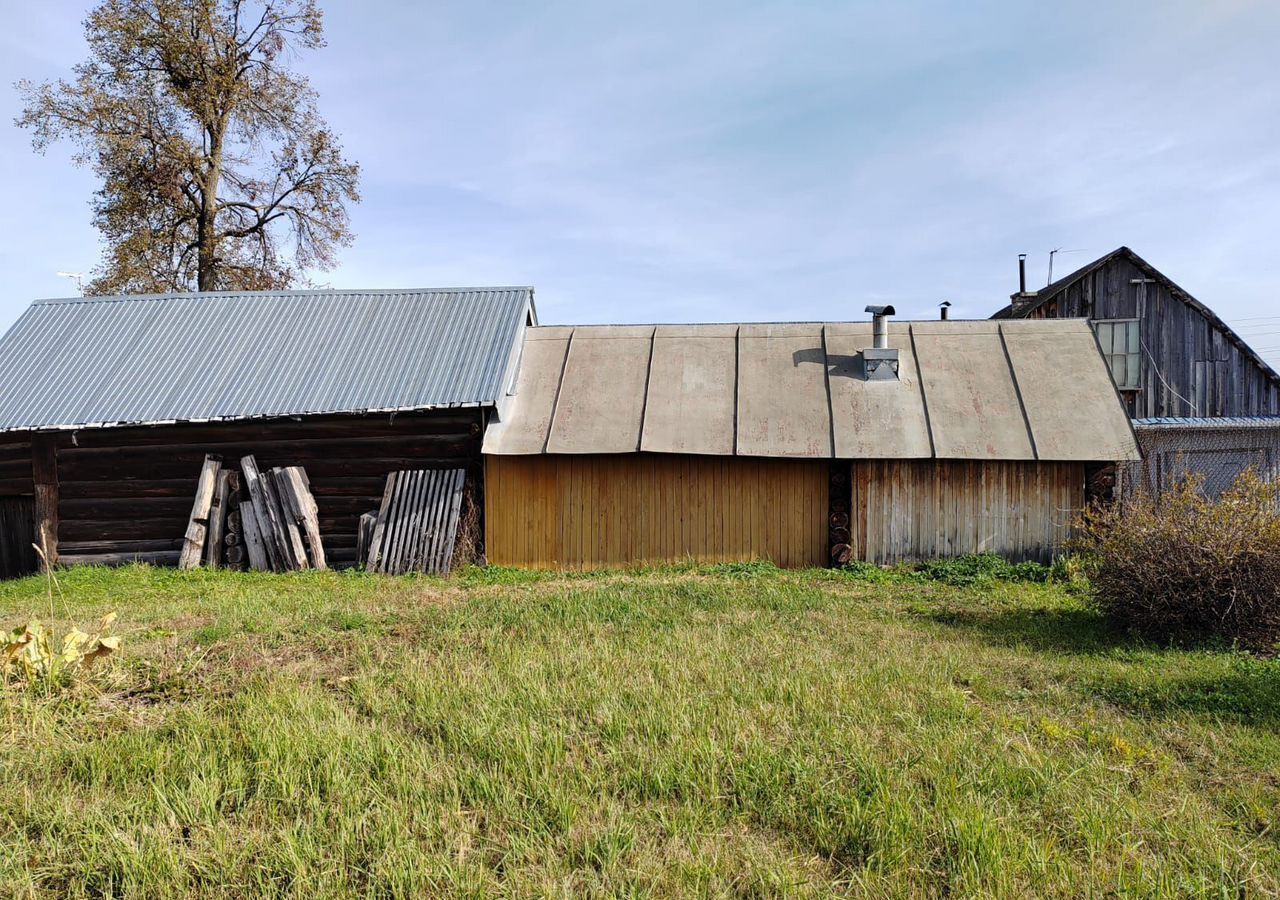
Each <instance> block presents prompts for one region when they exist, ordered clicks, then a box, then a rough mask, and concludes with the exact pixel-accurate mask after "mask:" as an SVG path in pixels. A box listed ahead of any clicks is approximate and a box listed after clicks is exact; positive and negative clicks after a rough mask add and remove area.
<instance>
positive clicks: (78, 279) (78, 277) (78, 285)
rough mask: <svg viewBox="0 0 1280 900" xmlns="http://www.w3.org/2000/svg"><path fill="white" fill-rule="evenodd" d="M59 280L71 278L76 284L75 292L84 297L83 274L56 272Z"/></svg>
mask: <svg viewBox="0 0 1280 900" xmlns="http://www.w3.org/2000/svg"><path fill="white" fill-rule="evenodd" d="M55 274H56V275H57V276H58V277H59V278H73V279H75V282H76V290H77V291H79V292H80V296H82V297H83V296H84V273H83V272H56V273H55Z"/></svg>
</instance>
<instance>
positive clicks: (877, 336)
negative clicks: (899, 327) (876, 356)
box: [867, 306, 896, 350]
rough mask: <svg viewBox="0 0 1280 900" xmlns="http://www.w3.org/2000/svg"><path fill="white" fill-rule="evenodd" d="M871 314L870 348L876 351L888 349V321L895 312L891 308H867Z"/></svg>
mask: <svg viewBox="0 0 1280 900" xmlns="http://www.w3.org/2000/svg"><path fill="white" fill-rule="evenodd" d="M867 312H869V313H871V346H872V347H874V348H875V349H876V350H888V349H889V321H888V319H887V317H888V316H892V315H893V314H894V313H895V312H896V311H895V310H894V308H893V307H892V306H868V307H867Z"/></svg>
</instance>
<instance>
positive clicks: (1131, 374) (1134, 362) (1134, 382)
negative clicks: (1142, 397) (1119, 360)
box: [1125, 353, 1142, 387]
mask: <svg viewBox="0 0 1280 900" xmlns="http://www.w3.org/2000/svg"><path fill="white" fill-rule="evenodd" d="M1141 358H1142V357H1140V356H1139V355H1138V354H1136V353H1130V354H1129V355H1128V356H1127V357H1126V359H1128V360H1129V371H1128V373H1127V375H1128V377H1127V378H1126V379H1125V385H1126V386H1127V387H1137V386H1138V360H1140V359H1141Z"/></svg>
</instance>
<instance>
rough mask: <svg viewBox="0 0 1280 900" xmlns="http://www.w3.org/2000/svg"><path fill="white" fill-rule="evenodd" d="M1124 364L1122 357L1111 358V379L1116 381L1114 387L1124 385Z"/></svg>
mask: <svg viewBox="0 0 1280 900" xmlns="http://www.w3.org/2000/svg"><path fill="white" fill-rule="evenodd" d="M1124 372H1125V364H1124V357H1123V356H1113V357H1111V377H1112V378H1114V379H1115V380H1116V386H1117V387H1120V386H1123V385H1124Z"/></svg>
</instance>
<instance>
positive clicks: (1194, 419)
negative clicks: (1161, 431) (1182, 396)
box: [1133, 416, 1280, 431]
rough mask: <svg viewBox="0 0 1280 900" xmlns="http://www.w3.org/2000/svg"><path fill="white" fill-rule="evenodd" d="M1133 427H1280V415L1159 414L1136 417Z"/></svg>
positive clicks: (1200, 429)
mask: <svg viewBox="0 0 1280 900" xmlns="http://www.w3.org/2000/svg"><path fill="white" fill-rule="evenodd" d="M1133 427H1134V428H1137V429H1138V430H1139V431H1142V430H1145V429H1148V428H1185V429H1188V430H1191V429H1194V430H1196V431H1204V430H1206V429H1240V428H1280V416H1219V417H1209V416H1157V417H1156V418H1153V419H1134V420H1133Z"/></svg>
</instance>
